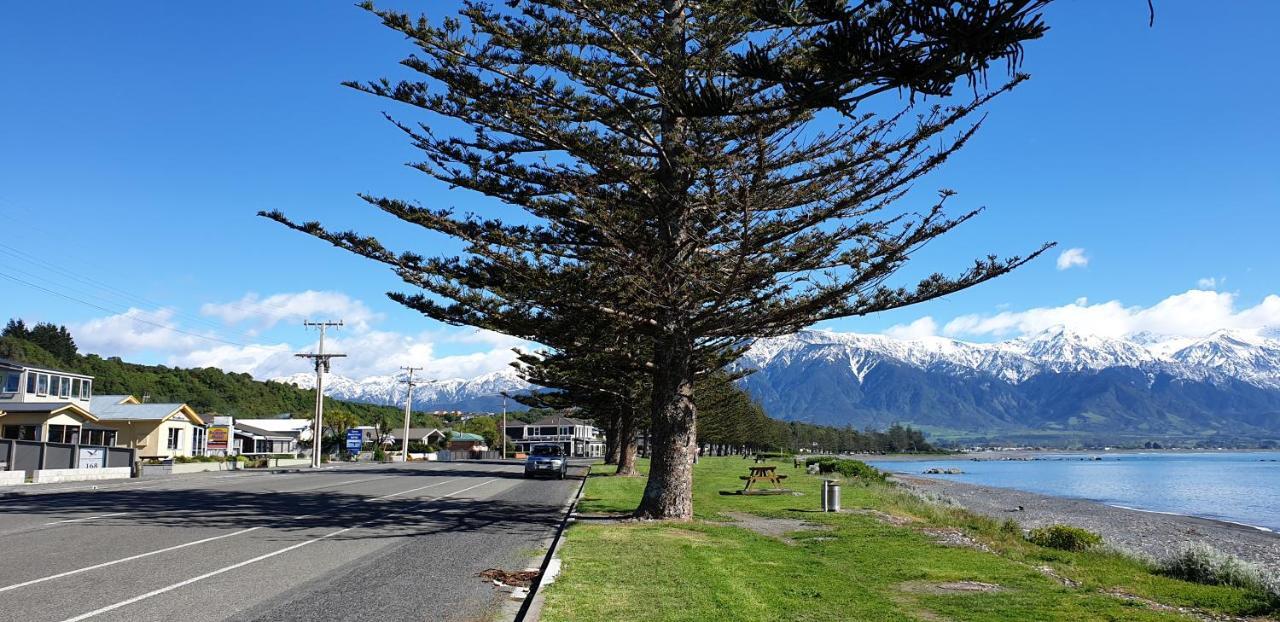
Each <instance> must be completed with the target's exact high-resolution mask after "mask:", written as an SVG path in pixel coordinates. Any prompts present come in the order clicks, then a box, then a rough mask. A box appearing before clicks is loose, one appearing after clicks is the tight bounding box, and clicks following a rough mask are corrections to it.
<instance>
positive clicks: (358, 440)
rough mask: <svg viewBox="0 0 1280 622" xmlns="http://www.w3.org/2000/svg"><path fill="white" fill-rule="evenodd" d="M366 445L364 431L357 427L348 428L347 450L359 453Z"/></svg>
mask: <svg viewBox="0 0 1280 622" xmlns="http://www.w3.org/2000/svg"><path fill="white" fill-rule="evenodd" d="M361 447H364V432H362V431H360V430H356V429H351V430H347V452H348V453H353V454H358V453H360V448H361Z"/></svg>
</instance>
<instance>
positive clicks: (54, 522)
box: [45, 512, 128, 525]
mask: <svg viewBox="0 0 1280 622" xmlns="http://www.w3.org/2000/svg"><path fill="white" fill-rule="evenodd" d="M124 514H128V512H112V513H110V514H99V515H97V516H85V517H84V518H68V519H67V520H56V521H53V522H51V523H45V525H61V524H64V523H79V522H83V521H87V520H93V519H95V518H106V517H108V516H121V515H124Z"/></svg>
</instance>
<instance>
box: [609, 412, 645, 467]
mask: <svg viewBox="0 0 1280 622" xmlns="http://www.w3.org/2000/svg"><path fill="white" fill-rule="evenodd" d="M618 430H619V432H618V443H617V450H618V470H617V472H615V473H614V475H620V476H622V477H634V476H636V475H639V474H640V472H639V471H637V470H636V417H635V413H634V412H632V411H631V410H630V409H628V410H627V412H624V413H622V418H621V421H620V422H619V423H618Z"/></svg>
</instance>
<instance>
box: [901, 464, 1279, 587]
mask: <svg viewBox="0 0 1280 622" xmlns="http://www.w3.org/2000/svg"><path fill="white" fill-rule="evenodd" d="M893 478H894V480H896V481H897V482H899V483H900V484H902V485H905V486H909V487H911V488H914V489H916V490H918V491H921V492H927V493H932V494H935V495H940V496H943V497H946V498H948V499H950V500H952V501H954V502H956V503H957V504H959V505H961V506H963V507H965V508H967V509H968V510H970V511H972V512H975V513H978V514H982V515H986V516H989V517H991V518H994V519H997V520H1004V519H1010V518H1011V519H1013V520H1015V521H1017V522H1018V523H1019V524H1021V525H1022V526H1023V528H1035V527H1043V526H1046V525H1052V524H1055V523H1065V524H1069V525H1075V526H1078V527H1083V528H1085V529H1088V530H1090V531H1094V532H1097V533H1099V534H1102V537H1103V540H1104V541H1105V542H1106V543H1107V544H1108V545H1110V546H1112V547H1114V548H1117V549H1120V550H1123V551H1126V552H1130V553H1136V554H1139V555H1144V556H1148V557H1153V558H1163V557H1166V556H1169V555H1171V554H1174V553H1177V552H1178V551H1180V550H1182V549H1184V548H1186V547H1187V546H1189V545H1191V544H1196V543H1199V544H1207V545H1209V546H1212V547H1213V548H1216V549H1218V550H1220V551H1223V552H1225V553H1230V554H1231V555H1234V556H1236V557H1239V558H1240V559H1243V560H1245V561H1248V562H1250V563H1253V564H1257V565H1259V566H1262V567H1264V568H1267V569H1269V570H1271V571H1273V572H1277V571H1280V534H1276V533H1275V532H1272V531H1268V530H1263V529H1259V528H1256V527H1251V526H1247V525H1238V524H1234V523H1228V522H1224V521H1216V520H1209V519H1205V518H1198V517H1193V516H1182V515H1176V514H1161V513H1156V512H1147V511H1141V510H1133V509H1127V508H1121V507H1115V506H1111V505H1106V504H1103V503H1097V502H1094V501H1088V500H1084V499H1071V498H1064V497H1054V496H1049V495H1041V494H1036V493H1031V492H1023V491H1020V490H1014V489H1011V488H998V487H992V486H980V485H976V484H968V483H964V482H956V481H948V480H946V479H941V478H932V477H917V476H911V475H894V476H893Z"/></svg>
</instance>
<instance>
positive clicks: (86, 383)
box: [80, 380, 93, 400]
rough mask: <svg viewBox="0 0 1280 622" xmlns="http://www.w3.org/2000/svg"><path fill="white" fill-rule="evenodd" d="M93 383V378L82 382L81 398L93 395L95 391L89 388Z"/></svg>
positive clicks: (84, 398) (85, 398)
mask: <svg viewBox="0 0 1280 622" xmlns="http://www.w3.org/2000/svg"><path fill="white" fill-rule="evenodd" d="M92 384H93V381H92V380H85V381H84V382H81V383H80V399H82V400H87V399H89V398H90V397H93V393H92V392H91V391H90V389H89V387H90V385H92Z"/></svg>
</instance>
